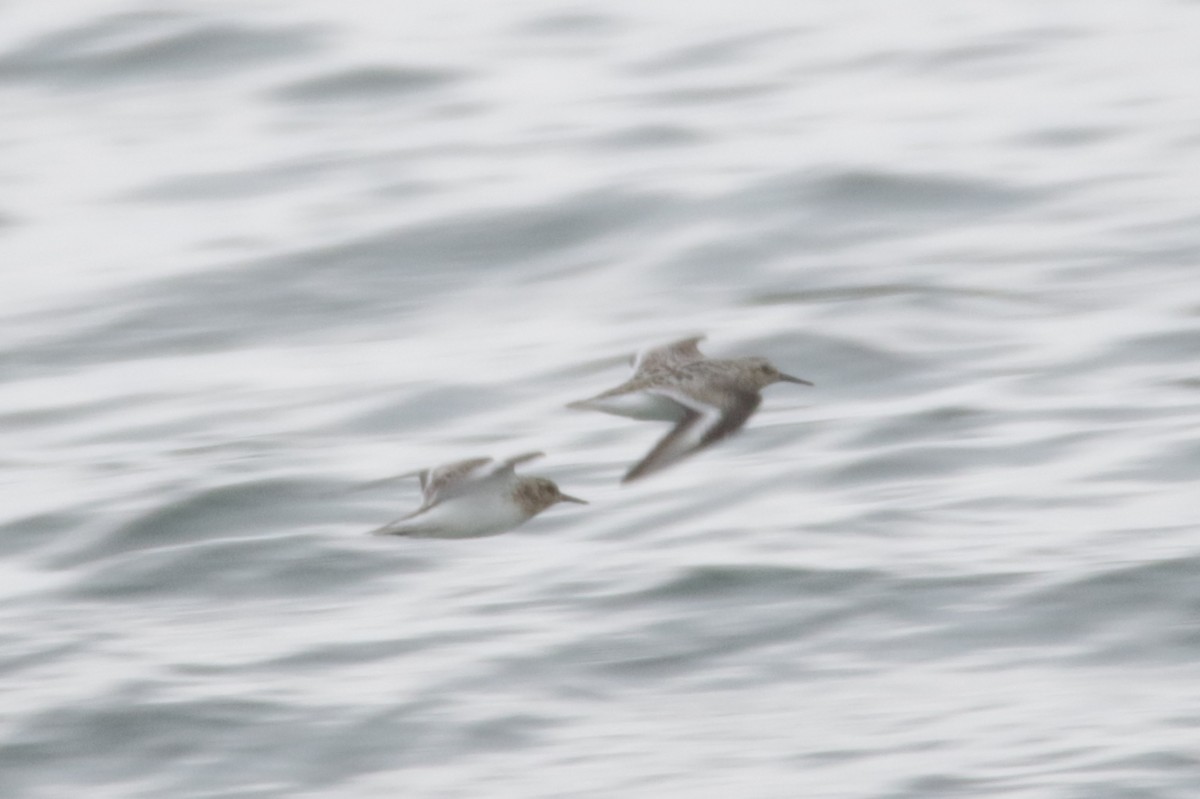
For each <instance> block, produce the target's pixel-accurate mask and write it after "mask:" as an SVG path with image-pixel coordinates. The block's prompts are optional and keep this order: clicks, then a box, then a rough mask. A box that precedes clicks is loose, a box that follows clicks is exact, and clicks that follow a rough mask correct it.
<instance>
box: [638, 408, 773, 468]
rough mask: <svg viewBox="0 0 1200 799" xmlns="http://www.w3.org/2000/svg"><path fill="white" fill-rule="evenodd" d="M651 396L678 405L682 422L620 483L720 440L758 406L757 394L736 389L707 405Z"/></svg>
mask: <svg viewBox="0 0 1200 799" xmlns="http://www.w3.org/2000/svg"><path fill="white" fill-rule="evenodd" d="M654 393H657V394H661V395H662V396H664V397H666V398H668V399H670V400H672V401H673V402H676V403H678V404H679V405H680V407H682V408H683V409H684V414H683V418H682V419H680V420H679V421H678V422H676V423H675V426H674V427H672V428H671V430H670V432H668V433H667V434H666V435H665V436H663V437H662V438H661V439H660V440H659V442H658V443H657V444H655V445H654V448H653V449H652V450H650V452H649V453H647V454H646V457H644V458H642V459H641V460H640V461H638V463H637V464H636V465H634V467H633V468H632V469H630V470H629V471H628V472H626V474H625V477H623V478H622V479H621V482H622V483H628V482H629V481H630V480H636V479H638V478H639V477H645V476H646V475H647V474H651V473H652V472H657V471H659V470H660V469H665V468H666V467H668V466H670V465H671V464H673V463H675V462H677V461H679V460H681V459H682V458H685V457H687V456H688V455H691V454H692V453H693V452H696V451H698V450H701V449H703V448H705V447H707V446H708V445H709V444H713V443H715V442H717V441H719V440H721V439H722V438H724V437H725V436H727V435H729V434H730V433H732V432H734V431H735V430H737V429H738V428H739V427H741V426H742V425H743V424H745V423H746V420H747V419H749V418H750V414H752V413H754V410H755V408H757V407H758V404H759V403H760V402H762V397H760V396H759V395H758V393H757V392H754V391H738V390H736V389H727V390H724V391H721V392H719V393H714V397H715V398H716V401H714V402H713V403H711V404H710V403H707V402H700V401H699V400H696V399H694V398H692V397H690V396H688V395H686V394H683V393H681V392H677V391H670V390H666V389H655V391H654Z"/></svg>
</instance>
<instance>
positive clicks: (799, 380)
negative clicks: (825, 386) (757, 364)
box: [779, 372, 812, 386]
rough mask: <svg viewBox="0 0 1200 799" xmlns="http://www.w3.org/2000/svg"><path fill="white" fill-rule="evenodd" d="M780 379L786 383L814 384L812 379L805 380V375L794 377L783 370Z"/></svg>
mask: <svg viewBox="0 0 1200 799" xmlns="http://www.w3.org/2000/svg"><path fill="white" fill-rule="evenodd" d="M779 379H780V380H782V381H783V382H784V383H799V384H800V385H802V386H811V385H812V381H810V380H805V379H804V378H803V377H792V376H791V375H785V374H783V373H782V372H781V373H780V374H779Z"/></svg>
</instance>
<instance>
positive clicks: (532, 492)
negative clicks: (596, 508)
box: [521, 477, 588, 513]
mask: <svg viewBox="0 0 1200 799" xmlns="http://www.w3.org/2000/svg"><path fill="white" fill-rule="evenodd" d="M521 493H522V494H524V497H523V499H525V500H526V501H527V502H528V503H529V505H530V506H531V507H532V508H533V509H534V510H533V512H534V513H540V512H542V511H544V510H545V509H546V508H548V507H550V506H551V505H557V504H558V503H559V502H576V503H578V504H580V505H586V504H588V502H587V500H586V499H580V498H579V497H573V496H571V495H570V494H564V493H563V492H562V491H560V490H559V488H558V486H557V485H556V484H555V483H554V481H553V480H547V479H546V478H545V477H526V478H524V479H523V480H522V484H521Z"/></svg>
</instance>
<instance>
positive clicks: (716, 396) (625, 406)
mask: <svg viewBox="0 0 1200 799" xmlns="http://www.w3.org/2000/svg"><path fill="white" fill-rule="evenodd" d="M703 338H704V337H703V336H694V337H692V338H685V339H683V340H681V341H676V342H673V343H671V344H664V345H662V346H659V347H652V348H650V349H647V350H644V351H643V352H642V353H640V354H639V355H638V356H637V357H636V358H635V359H634V362H633V369H634V371H633V377H631V378H629V380H627V381H625V382H624V383H622V384H621V385H619V386H617V387H616V388H613V389H609V390H608V391H605V392H604V393H603V394H598V395H596V396H595V397H592V398H591V399H586V400H581V401H579V402H572V403H570V404H569V405H568V406H567V407H568V408H580V409H585V410H595V411H603V412H605V413H612V414H616V415H618V416H628V417H630V418H632V419H647V420H658V421H668V422H674V423H675V426H674V427H672V428H671V430H670V432H668V433H667V434H666V435H665V436H663V438H662V439H661V440H660V441H659V442H658V443H657V444H656V445H655V446H654V448H653V449H652V450H650V452H649V453H648V454H647V455H646V457H644V458H642V459H641V460H640V461H639V462H638V463H637V464H636V465H634V467H633V468H631V469H630V470H629V471H628V472H627V473H626V474H625V477H624V478H622V480H621V482H623V483H627V482H629V481H630V480H636V479H637V478H639V477H644V476H645V475H647V474H651V473H652V472H656V471H658V470H660V469H664V468H666V467H667V466H670V465H671V464H673V463H675V462H677V461H679V460H680V459H682V458H684V457H686V456H688V455H691V454H692V453H693V452H697V451H699V450H701V449H704V448H705V447H707V446H708V445H710V444H713V443H715V442H717V441H720V440H721V439H722V438H724V437H725V436H727V435H729V434H730V433H732V432H734V431H735V430H737V429H739V428H740V427H741V426H742V425H743V424H745V423H746V420H747V419H749V418H750V415H751V414H752V413H754V410H755V409H756V408H757V407H758V405H759V403H760V402H762V397H761V396H760V394H759V392H761V391H762V390H763V389H764V388H766V387H767V386H769V385H771V384H772V383H779V382H785V383H800V384H802V385H806V386H811V385H812V383H810V382H809V381H807V380H803V379H801V378H799V377H792V376H791V375H785V374H783V373H782V372H780V371H779V370H778V369H776V368H775V367H774V366H772V365H771V364H770V362H768V361H767V359H766V358H758V357H747V358H725V359H717V358H706V357H705V356H704V355H703V353H701V352H700V349H699V347H697V344H698V343H699V342H700V341H701V340H703Z"/></svg>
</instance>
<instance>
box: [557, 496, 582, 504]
mask: <svg viewBox="0 0 1200 799" xmlns="http://www.w3.org/2000/svg"><path fill="white" fill-rule="evenodd" d="M558 501H559V502H578V503H579V504H580V505H587V504H589V503H588V501H587V500H586V499H580V498H579V497H573V496H571V495H570V494H559V495H558Z"/></svg>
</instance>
